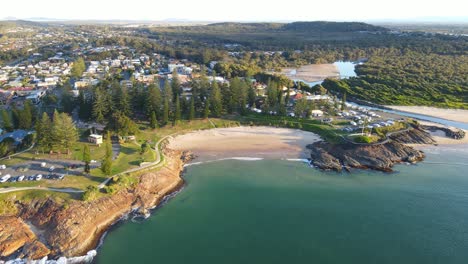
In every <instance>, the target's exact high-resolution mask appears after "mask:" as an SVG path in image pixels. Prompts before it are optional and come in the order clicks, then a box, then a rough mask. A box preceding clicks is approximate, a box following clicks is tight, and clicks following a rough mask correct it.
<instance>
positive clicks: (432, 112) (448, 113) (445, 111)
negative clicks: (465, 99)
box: [384, 105, 468, 123]
mask: <svg viewBox="0 0 468 264" xmlns="http://www.w3.org/2000/svg"><path fill="white" fill-rule="evenodd" d="M384 106H385V107H387V108H390V109H393V110H398V111H403V112H408V113H413V114H420V115H427V116H432V117H437V118H443V119H447V120H451V121H456V122H463V123H468V110H464V109H449V108H437V107H431V106H403V105H384Z"/></svg>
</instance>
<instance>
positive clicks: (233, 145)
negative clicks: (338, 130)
mask: <svg viewBox="0 0 468 264" xmlns="http://www.w3.org/2000/svg"><path fill="white" fill-rule="evenodd" d="M319 140H321V139H320V137H319V136H318V135H316V134H314V133H310V132H306V131H301V130H296V129H286V128H272V127H232V128H216V129H210V130H201V131H194V132H190V133H188V134H184V135H180V136H177V137H175V138H173V139H171V140H170V141H169V144H168V147H169V148H171V149H174V150H190V151H192V152H193V153H194V154H195V155H196V156H197V158H196V161H208V160H216V159H222V158H228V157H256V158H267V159H268V158H271V159H295V158H301V159H303V158H310V154H309V151H308V150H307V149H306V148H305V147H306V146H307V145H308V144H312V143H314V142H316V141H319Z"/></svg>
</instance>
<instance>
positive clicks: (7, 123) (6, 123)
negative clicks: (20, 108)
mask: <svg viewBox="0 0 468 264" xmlns="http://www.w3.org/2000/svg"><path fill="white" fill-rule="evenodd" d="M2 120H3V129H5V130H6V131H8V132H11V131H13V124H12V123H11V117H10V114H9V113H8V112H7V111H6V110H5V109H2Z"/></svg>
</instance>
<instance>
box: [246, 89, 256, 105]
mask: <svg viewBox="0 0 468 264" xmlns="http://www.w3.org/2000/svg"><path fill="white" fill-rule="evenodd" d="M256 96H257V95H256V93H255V89H254V88H253V87H252V86H249V88H248V92H247V97H248V102H249V106H250V107H253V106H255V98H256Z"/></svg>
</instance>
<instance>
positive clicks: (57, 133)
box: [50, 110, 78, 154]
mask: <svg viewBox="0 0 468 264" xmlns="http://www.w3.org/2000/svg"><path fill="white" fill-rule="evenodd" d="M50 134H51V143H52V145H53V146H54V147H56V148H58V149H65V150H66V151H67V154H70V149H71V147H72V146H73V145H74V144H75V143H76V141H77V140H78V131H77V130H76V127H75V125H74V124H73V120H72V118H71V117H70V116H69V115H68V114H66V113H61V114H59V113H58V112H57V110H55V112H54V116H53V120H52V131H51V133H50Z"/></svg>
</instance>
